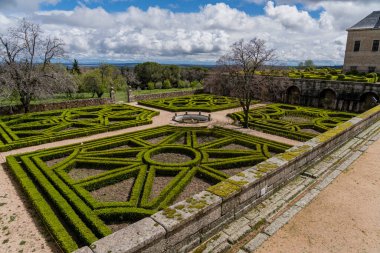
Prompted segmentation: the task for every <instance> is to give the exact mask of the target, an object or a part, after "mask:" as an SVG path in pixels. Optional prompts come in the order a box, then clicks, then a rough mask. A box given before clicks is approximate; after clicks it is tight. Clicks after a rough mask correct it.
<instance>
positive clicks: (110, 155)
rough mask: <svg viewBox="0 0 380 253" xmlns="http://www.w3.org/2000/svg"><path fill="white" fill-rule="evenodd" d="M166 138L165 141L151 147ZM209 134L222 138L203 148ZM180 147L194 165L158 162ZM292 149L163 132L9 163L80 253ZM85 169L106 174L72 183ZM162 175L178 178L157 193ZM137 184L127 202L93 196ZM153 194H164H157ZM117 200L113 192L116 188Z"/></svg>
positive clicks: (241, 138) (68, 248)
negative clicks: (194, 190)
mask: <svg viewBox="0 0 380 253" xmlns="http://www.w3.org/2000/svg"><path fill="white" fill-rule="evenodd" d="M159 136H164V137H165V138H164V139H162V140H160V141H159V142H153V141H151V140H152V139H154V138H157V137H159ZM205 136H206V137H210V136H212V137H214V138H215V139H212V140H208V141H206V142H203V143H198V139H199V138H201V137H205ZM180 138H182V139H183V140H184V142H183V143H182V144H178V140H179V139H180ZM232 143H233V144H237V145H244V146H245V147H246V149H244V150H234V149H232V148H231V149H232V150H231V149H223V147H224V146H225V145H228V144H232ZM126 145H128V147H126ZM179 145H182V147H181V149H182V151H184V153H186V154H187V155H189V156H190V157H191V158H192V160H191V161H189V162H183V163H180V165H178V164H176V163H174V162H173V163H170V164H169V163H162V164H160V163H161V162H158V161H156V160H154V159H152V155H154V154H161V153H165V152H166V153H167V152H169V153H171V152H175V151H176V150H177V149H178V147H179ZM247 148H248V150H247ZM288 148H289V146H288V145H284V144H280V143H276V142H273V141H268V140H265V139H261V138H258V137H254V136H250V135H246V134H243V133H240V132H235V131H232V130H228V129H223V128H218V127H215V128H213V129H207V128H195V127H189V128H185V127H175V126H163V127H158V128H153V129H148V130H144V131H138V132H133V133H128V134H124V135H119V136H114V137H109V138H105V139H100V140H94V141H91V142H87V143H82V144H73V145H69V146H65V147H59V148H53V149H46V150H40V151H35V152H33V153H27V154H19V155H16V156H8V157H7V163H8V165H9V167H10V170H11V171H12V172H13V174H14V176H15V178H16V180H17V181H18V182H19V183H20V185H21V186H22V189H23V191H24V192H25V193H26V195H27V197H28V198H29V199H30V201H31V202H32V203H33V206H34V207H35V208H36V210H37V212H38V213H39V215H41V217H42V220H43V221H44V223H45V225H46V226H47V228H48V229H49V232H50V233H51V234H52V235H53V237H54V239H55V240H56V241H57V242H58V244H59V246H60V247H61V248H62V249H63V251H64V252H72V251H75V250H76V249H77V248H78V247H82V246H86V245H90V244H91V243H93V242H94V241H96V240H98V239H100V238H102V237H104V236H107V235H108V234H110V233H111V232H112V231H111V230H110V228H109V226H107V224H114V223H118V222H125V223H132V222H134V221H136V220H139V219H142V218H144V217H147V216H149V215H152V214H154V213H155V212H156V211H158V210H161V209H164V208H167V207H168V206H169V205H170V204H172V203H173V202H174V201H175V200H176V199H177V197H178V196H179V195H180V194H181V193H182V192H183V191H184V190H185V189H187V186H188V185H189V184H190V183H191V182H192V180H193V179H194V177H197V178H200V179H202V180H204V181H206V182H208V183H210V184H214V183H218V182H221V181H223V180H226V179H227V178H229V174H227V173H226V171H225V170H228V169H234V168H237V169H239V168H241V169H244V167H245V166H254V165H256V164H257V163H259V162H261V161H264V160H266V159H267V158H268V157H270V156H272V154H273V153H280V152H283V151H285V150H286V149H288ZM123 152H124V154H126V155H125V156H123V155H122V153H123ZM270 152H271V153H270ZM132 153H133V154H134V155H131V154H132ZM117 154H119V155H120V156H118V155H117ZM57 158H64V160H62V161H59V162H58V163H57V164H55V165H53V166H51V167H48V164H47V161H51V160H53V159H57ZM168 164H169V165H168ZM82 166H83V167H85V168H86V169H87V170H91V169H99V166H102V167H101V168H102V170H103V171H102V172H101V173H100V174H96V175H92V176H87V177H85V178H80V179H75V177H72V174H70V172H71V171H72V170H74V169H76V168H82ZM180 166H181V167H180ZM74 173H75V172H74ZM264 173H265V172H264ZM158 177H166V178H167V177H171V178H170V180H168V181H167V183H166V184H165V185H164V187H163V188H161V189H160V190H157V189H156V188H154V184H155V182H157V181H155V180H156V179H157V178H158ZM129 179H133V185H132V186H131V190H130V195H129V197H128V199H127V200H126V201H124V202H122V201H116V200H115V201H112V199H111V200H107V201H103V200H101V199H96V198H95V197H94V196H93V195H92V194H91V192H92V191H96V190H99V189H102V188H103V187H108V186H113V185H115V184H118V183H120V182H122V181H124V180H129ZM152 191H156V192H157V194H155V195H154V196H153V195H152V194H154V193H155V192H152ZM109 194H110V195H112V194H113V192H112V191H111V190H109Z"/></svg>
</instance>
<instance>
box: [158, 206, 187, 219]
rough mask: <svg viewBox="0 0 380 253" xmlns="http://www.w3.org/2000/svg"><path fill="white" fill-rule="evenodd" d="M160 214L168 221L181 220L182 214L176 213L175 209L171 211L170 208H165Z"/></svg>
mask: <svg viewBox="0 0 380 253" xmlns="http://www.w3.org/2000/svg"><path fill="white" fill-rule="evenodd" d="M162 214H163V215H164V216H165V217H166V218H168V219H181V218H182V214H180V213H177V211H176V210H175V209H172V208H170V207H168V208H165V209H164V210H163V211H162Z"/></svg>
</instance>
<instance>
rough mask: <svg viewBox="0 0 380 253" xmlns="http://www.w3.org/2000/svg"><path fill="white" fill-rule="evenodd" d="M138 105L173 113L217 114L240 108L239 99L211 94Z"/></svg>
mask: <svg viewBox="0 0 380 253" xmlns="http://www.w3.org/2000/svg"><path fill="white" fill-rule="evenodd" d="M138 103H139V104H140V105H146V106H150V107H154V108H158V109H163V110H167V111H171V112H181V111H193V112H198V111H202V112H215V111H221V110H227V109H231V108H236V107H239V106H240V103H239V100H238V99H237V98H231V97H223V96H216V95H211V94H197V95H191V96H182V97H175V98H163V99H153V100H143V101H139V102H138Z"/></svg>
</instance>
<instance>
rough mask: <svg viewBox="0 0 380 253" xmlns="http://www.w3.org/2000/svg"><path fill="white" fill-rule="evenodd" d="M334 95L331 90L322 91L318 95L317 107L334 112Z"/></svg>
mask: <svg viewBox="0 0 380 253" xmlns="http://www.w3.org/2000/svg"><path fill="white" fill-rule="evenodd" d="M336 98H337V96H336V93H335V91H334V90H332V89H324V90H323V91H322V92H321V93H320V95H319V107H322V108H325V109H332V110H334V109H335V107H336Z"/></svg>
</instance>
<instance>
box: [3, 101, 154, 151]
mask: <svg viewBox="0 0 380 253" xmlns="http://www.w3.org/2000/svg"><path fill="white" fill-rule="evenodd" d="M155 115H158V112H154V111H151V110H146V109H143V108H139V107H135V106H130V105H101V106H89V107H78V108H72V109H65V110H55V111H47V112H34V113H27V114H17V115H11V116H3V117H0V151H6V150H10V149H16V148H21V147H26V146H33V145H38V144H42V143H47V142H53V141H58V140H63V139H69V138H75V137H79V136H86V135H90V134H97V133H102V132H107V131H111V130H117V129H122V128H128V127H134V126H139V125H145V124H150V123H151V122H152V120H151V119H152V117H154V116H155Z"/></svg>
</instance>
